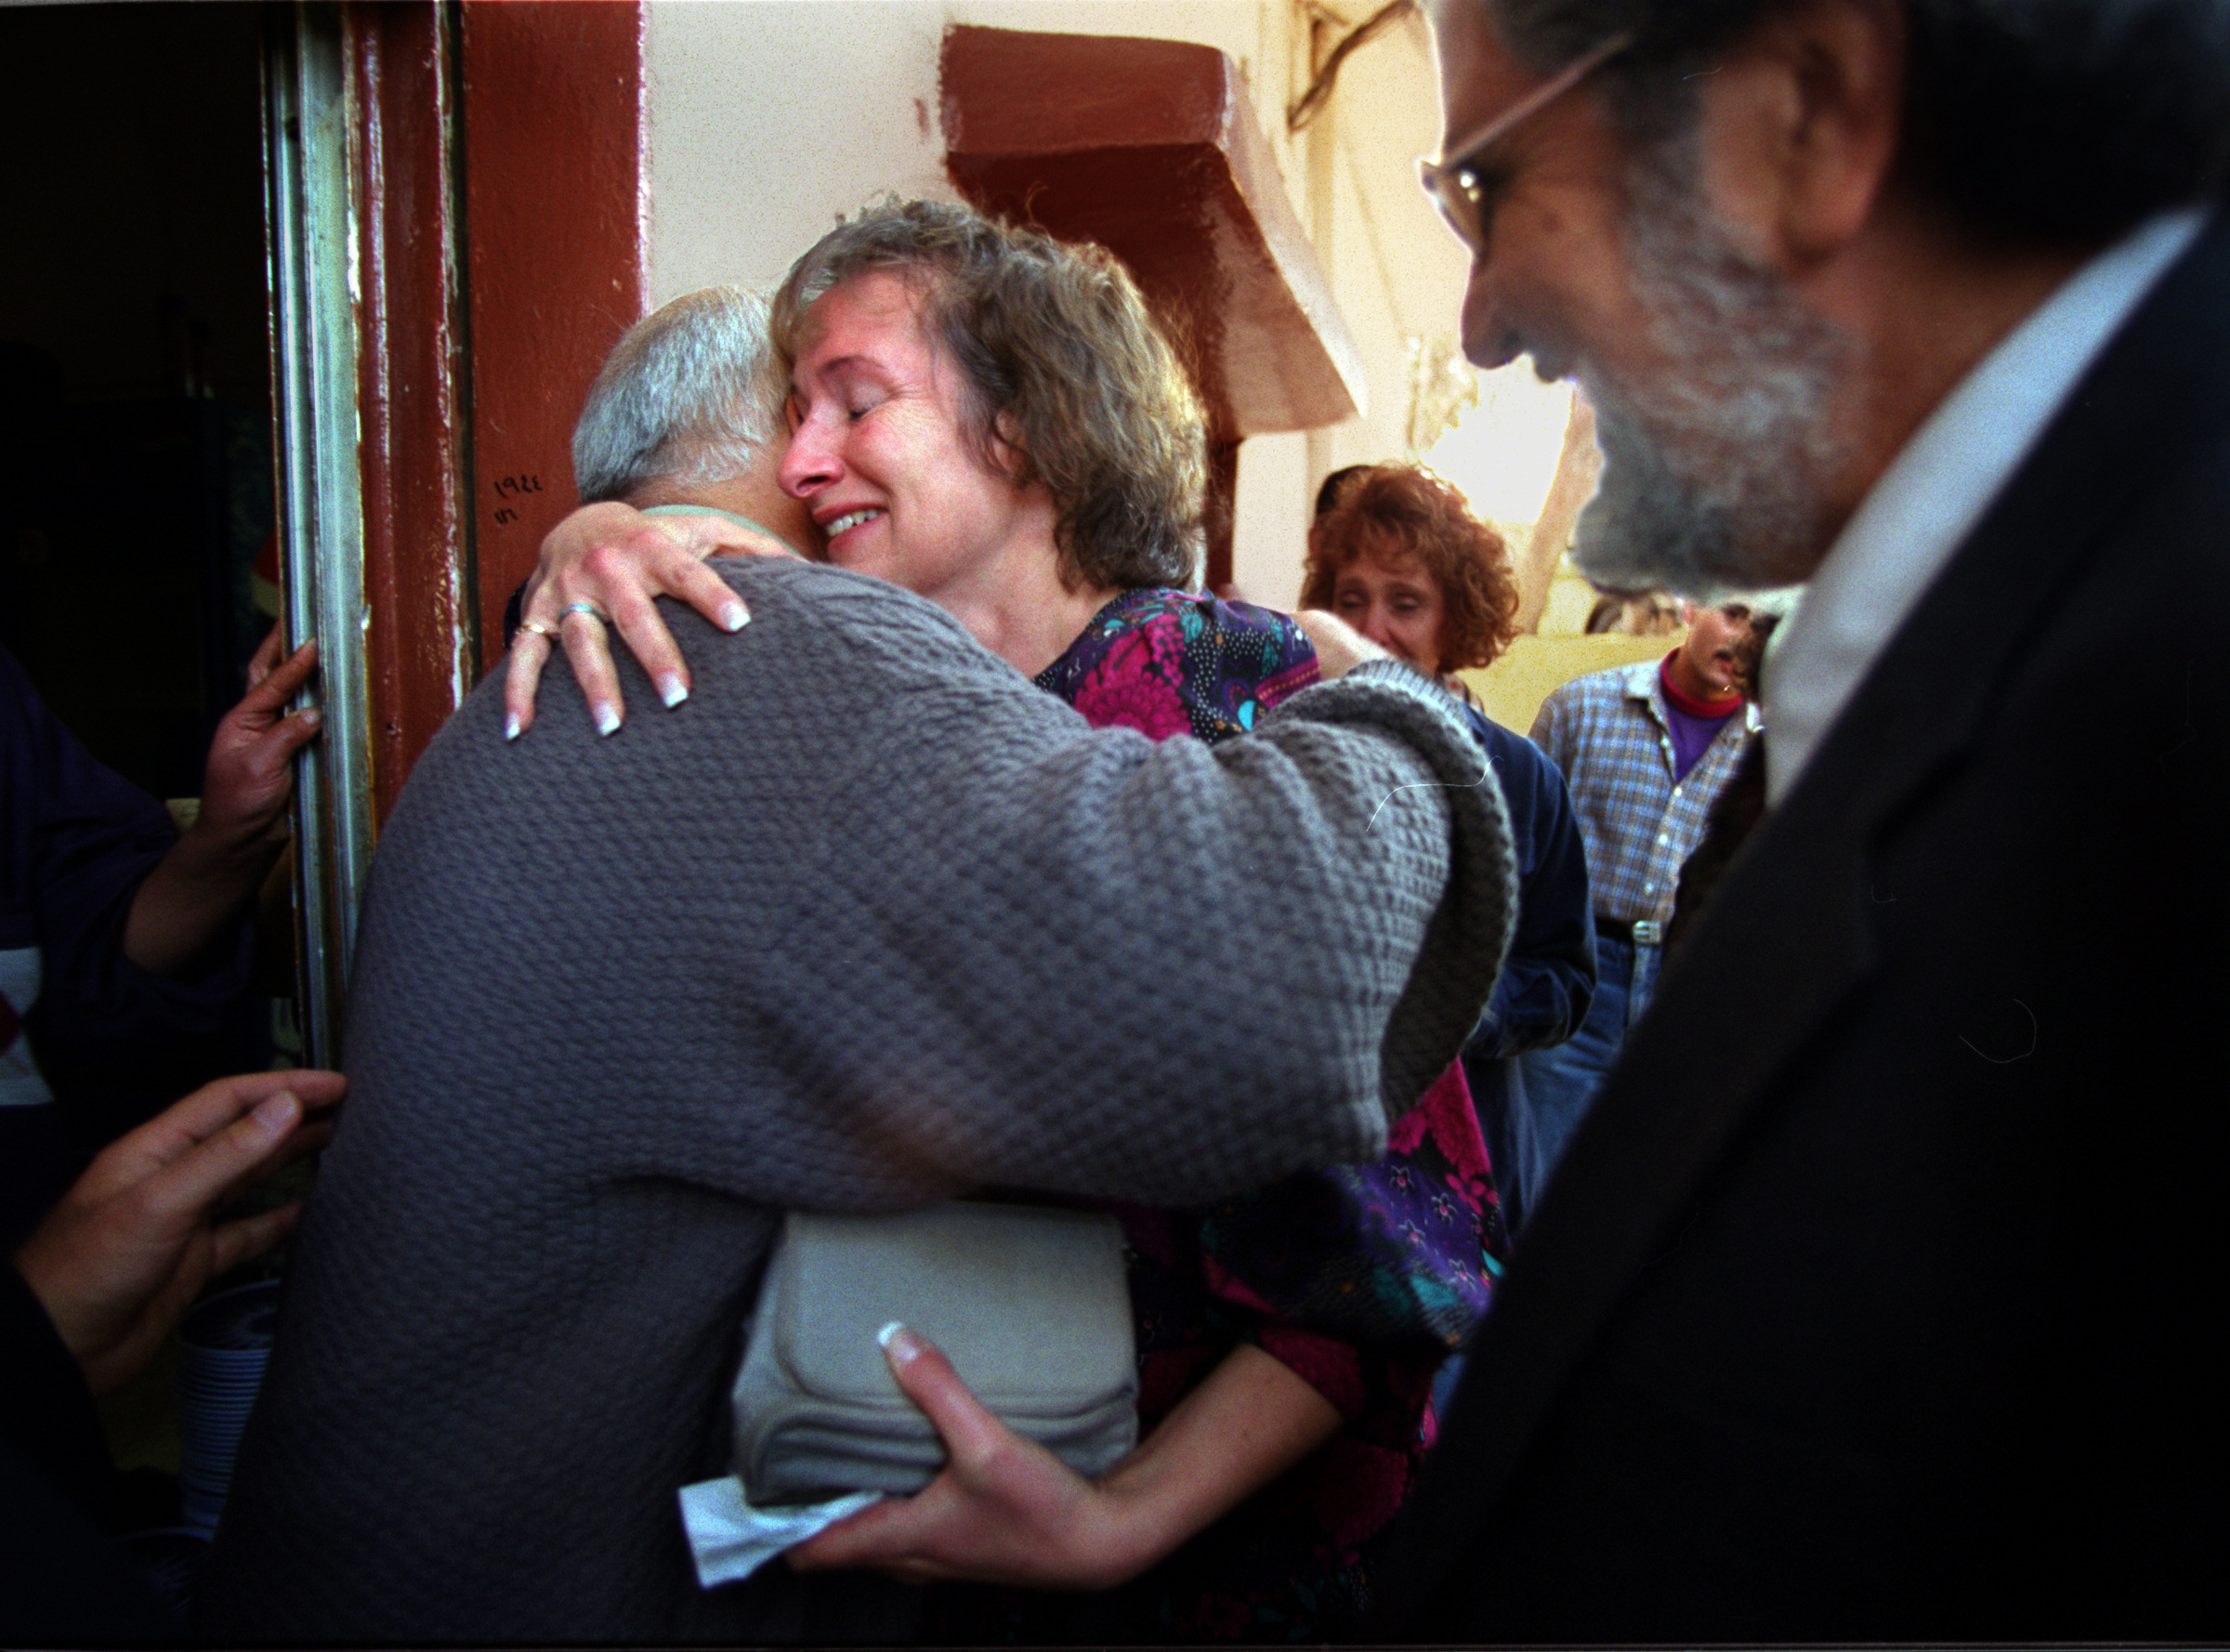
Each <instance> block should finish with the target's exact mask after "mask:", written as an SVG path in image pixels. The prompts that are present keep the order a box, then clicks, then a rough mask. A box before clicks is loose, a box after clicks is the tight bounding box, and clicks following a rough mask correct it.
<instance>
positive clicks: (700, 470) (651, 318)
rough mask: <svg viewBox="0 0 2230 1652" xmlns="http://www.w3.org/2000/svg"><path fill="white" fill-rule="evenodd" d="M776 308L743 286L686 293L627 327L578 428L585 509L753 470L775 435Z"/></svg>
mask: <svg viewBox="0 0 2230 1652" xmlns="http://www.w3.org/2000/svg"><path fill="white" fill-rule="evenodd" d="M775 400H776V397H775V394H774V386H773V381H772V380H771V378H770V377H769V376H768V361H767V306H766V304H765V303H764V302H763V301H762V300H761V299H759V298H758V297H757V296H756V295H754V294H751V293H748V292H745V291H744V290H743V289H742V288H741V287H704V288H702V289H700V290H699V291H697V292H694V293H685V294H683V295H681V296H680V297H679V298H676V299H675V300H674V301H673V302H672V303H670V304H666V305H663V306H662V307H661V308H658V309H656V310H653V311H652V312H651V313H650V314H649V315H647V316H645V317H644V318H643V319H642V320H641V321H637V322H636V324H635V325H634V326H632V327H630V328H628V329H627V331H626V332H625V333H624V334H622V335H621V338H620V342H619V343H618V344H616V345H614V346H612V348H611V354H610V356H608V357H606V358H605V361H604V366H603V370H602V371H601V372H599V373H598V374H597V382H596V383H595V384H594V385H593V386H591V387H589V392H588V400H586V401H585V402H584V403H583V404H582V408H581V420H580V423H578V424H577V425H575V426H573V482H574V485H575V487H577V488H578V489H579V490H580V494H581V503H582V504H584V505H594V504H596V503H597V502H598V501H600V500H606V499H621V500H624V499H626V498H628V497H629V496H630V495H632V494H635V493H636V492H639V491H641V490H642V489H644V488H646V487H648V486H649V484H651V483H653V482H673V483H677V484H680V485H683V486H702V485H703V484H706V483H709V482H716V481H722V480H725V479H728V478H729V477H732V476H738V475H741V474H742V473H743V472H745V471H748V470H749V469H751V468H752V466H753V465H755V464H756V463H757V462H758V458H759V455H760V453H761V452H763V451H764V450H765V448H766V446H767V441H768V440H769V439H771V437H772V436H773V434H774V407H775Z"/></svg>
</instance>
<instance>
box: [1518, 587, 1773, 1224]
mask: <svg viewBox="0 0 2230 1652" xmlns="http://www.w3.org/2000/svg"><path fill="white" fill-rule="evenodd" d="M1681 618H1682V620H1683V621H1684V622H1685V623H1686V625H1687V627H1688V634H1687V636H1686V640H1684V641H1683V642H1682V643H1681V645H1680V646H1679V647H1678V648H1676V649H1673V651H1672V652H1671V653H1669V654H1667V655H1666V656H1665V657H1664V659H1662V660H1661V661H1659V662H1657V663H1656V664H1654V665H1652V664H1649V663H1647V662H1644V663H1642V664H1638V665H1627V666H1620V667H1619V668H1617V669H1616V670H1612V671H1598V672H1594V673H1593V674H1591V675H1587V676H1583V677H1579V678H1576V679H1575V680H1573V681H1571V682H1568V683H1567V684H1565V685H1564V687H1562V688H1558V689H1557V690H1556V691H1555V692H1554V693H1553V694H1551V695H1550V696H1549V697H1548V699H1547V700H1546V701H1542V703H1541V715H1539V716H1537V717H1535V718H1534V720H1533V729H1532V734H1533V743H1534V744H1536V745H1538V746H1539V747H1541V750H1542V751H1543V752H1545V753H1547V754H1548V756H1549V760H1550V761H1551V762H1553V763H1554V764H1555V765H1556V767H1558V768H1560V769H1562V770H1563V771H1564V778H1565V782H1566V784H1567V785H1568V787H1569V788H1570V789H1571V793H1572V804H1573V806H1574V807H1575V808H1576V809H1577V810H1578V811H1579V816H1580V835H1581V840H1582V841H1583V842H1584V843H1585V844H1586V846H1587V877H1588V883H1589V885H1590V887H1591V888H1592V889H1593V890H1594V908H1595V958H1596V977H1595V978H1596V986H1595V995H1594V999H1593V1000H1592V1001H1591V1002H1590V1003H1589V1005H1588V1012H1587V1018H1586V1019H1585V1020H1584V1021H1582V1022H1581V1025H1580V1030H1579V1031H1578V1032H1577V1033H1575V1034H1573V1036H1572V1037H1571V1038H1570V1039H1569V1040H1568V1041H1567V1042H1564V1043H1561V1044H1557V1045H1554V1046H1553V1047H1551V1048H1548V1049H1544V1050H1532V1051H1528V1053H1526V1054H1525V1055H1520V1056H1519V1057H1518V1062H1519V1077H1520V1080H1521V1083H1522V1089H1520V1090H1519V1091H1518V1093H1517V1094H1516V1095H1514V1096H1513V1103H1514V1111H1515V1113H1517V1114H1518V1115H1519V1116H1520V1120H1521V1122H1520V1124H1519V1126H1518V1130H1517V1142H1518V1155H1517V1162H1516V1163H1515V1164H1512V1165H1509V1166H1507V1167H1504V1166H1502V1165H1497V1166H1496V1169H1497V1170H1498V1171H1499V1172H1502V1174H1503V1175H1504V1176H1505V1177H1506V1178H1507V1179H1510V1180H1514V1181H1515V1183H1516V1185H1517V1190H1518V1205H1517V1208H1518V1209H1519V1210H1521V1211H1529V1210H1531V1209H1532V1208H1533V1206H1534V1205H1535V1204H1537V1203H1538V1202H1539V1200H1540V1197H1541V1188H1542V1187H1543V1185H1544V1184H1545V1183H1546V1182H1547V1179H1548V1175H1549V1173H1550V1172H1551V1171H1552V1170H1553V1169H1554V1167H1555V1163H1556V1159H1557V1156H1558V1155H1559V1154H1560V1153H1562V1152H1563V1150H1564V1144H1565V1142H1566V1141H1567V1140H1568V1138H1569V1137H1570V1135H1571V1133H1572V1131H1573V1130H1574V1128H1576V1127H1577V1126H1578V1124H1579V1122H1580V1118H1581V1114H1583V1113H1584V1112H1585V1111H1586V1110H1587V1104H1588V1103H1589V1101H1591V1100H1592V1099H1593V1098H1594V1093H1595V1090H1596V1088H1597V1086H1598V1085H1600V1084H1601V1083H1602V1082H1603V1079H1604V1077H1605V1075H1607V1073H1608V1072H1609V1071H1610V1069H1611V1064H1612V1063H1613V1062H1615V1061H1616V1060H1617V1059H1618V1055H1619V1051H1620V1048H1621V1047H1622V1046H1623V1045H1624V1043H1625V1042H1626V1030H1627V1029H1628V1028H1629V1027H1631V1026H1633V1023H1634V1022H1636V1021H1638V1020H1639V1019H1641V1016H1642V1012H1643V1011H1644V1010H1646V1009H1647V1008H1648V1007H1649V994H1650V990H1651V989H1652V988H1653V987H1654V986H1655V984H1656V981H1657V970H1658V965H1659V962H1660V959H1661V956H1662V954H1661V952H1660V950H1659V949H1660V947H1661V945H1662V943H1663V940H1664V930H1665V925H1666V924H1668V923H1670V922H1671V921H1672V917H1673V891H1674V889H1675V888H1676V887H1677V885H1678V884H1679V882H1680V868H1681V863H1682V862H1683V861H1685V860H1686V859H1687V858H1688V856H1689V854H1690V852H1691V851H1693V850H1694V849H1695V847H1696V846H1697V845H1699V843H1701V842H1702V841H1703V835H1704V831H1705V828H1706V827H1707V826H1708V825H1709V824H1710V821H1711V816H1712V805H1713V804H1715V803H1716V802H1717V801H1718V799H1719V794H1720V793H1721V792H1722V791H1723V790H1725V786H1726V783H1727V781H1728V780H1731V779H1733V778H1734V773H1735V767H1736V765H1737V764H1738V762H1739V761H1740V760H1741V757H1742V754H1743V753H1744V752H1745V751H1746V750H1748V749H1749V746H1750V744H1751V741H1754V740H1756V739H1757V738H1758V736H1759V735H1760V734H1761V733H1762V732H1764V719H1763V718H1762V717H1761V716H1760V715H1758V708H1757V706H1756V705H1755V704H1754V703H1751V701H1746V700H1745V699H1744V698H1743V695H1742V689H1741V687H1740V677H1739V671H1740V662H1739V658H1738V648H1739V646H1740V645H1741V644H1742V643H1743V642H1744V641H1745V639H1746V638H1747V637H1748V636H1749V633H1750V609H1749V607H1748V606H1747V605H1746V604H1743V603H1740V602H1729V603H1727V604H1725V605H1724V606H1722V607H1719V608H1699V607H1697V606H1696V605H1694V604H1692V603H1684V604H1682V606H1681Z"/></svg>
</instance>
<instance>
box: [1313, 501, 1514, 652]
mask: <svg viewBox="0 0 2230 1652" xmlns="http://www.w3.org/2000/svg"><path fill="white" fill-rule="evenodd" d="M1366 555H1368V556H1371V557H1376V558H1377V559H1378V560H1380V561H1384V562H1400V561H1405V560H1410V559H1412V558H1413V559H1414V560H1415V561H1416V562H1417V564H1418V565H1419V566H1420V567H1421V568H1423V570H1424V571H1425V572H1426V573H1427V574H1429V575H1431V576H1432V578H1433V580H1434V582H1435V583H1436V584H1438V586H1439V587H1440V636H1439V650H1440V662H1439V669H1440V670H1441V671H1442V672H1444V673H1445V672H1450V671H1463V670H1465V669H1467V668H1469V667H1472V666H1479V665H1491V664H1493V663H1494V662H1495V660H1496V659H1497V658H1498V657H1500V655H1501V654H1502V650H1503V649H1505V648H1507V647H1509V645H1510V639H1511V638H1512V637H1513V636H1516V635H1517V581H1516V579H1515V576H1514V575H1513V574H1512V573H1511V571H1510V552H1509V548H1508V547H1507V546H1506V545H1504V544H1503V543H1502V535H1501V534H1499V533H1497V532H1496V531H1494V530H1493V529H1491V528H1489V526H1488V525H1487V524H1486V523H1484V522H1482V521H1480V520H1479V518H1476V517H1475V516H1473V515H1472V514H1471V507H1470V506H1469V505H1466V504H1464V502H1463V494H1461V493H1459V492H1456V491H1455V489H1454V488H1452V487H1450V485H1449V484H1448V483H1447V482H1445V481H1443V480H1442V479H1440V478H1438V477H1436V476H1435V475H1434V474H1433V473H1432V472H1431V471H1429V470H1427V469H1426V468H1425V467H1424V466H1423V465H1372V466H1371V467H1370V469H1369V470H1368V472H1366V473H1365V474H1364V475H1363V476H1362V477H1361V478H1359V479H1358V480H1356V481H1355V482H1353V483H1351V484H1349V486H1348V487H1347V488H1346V490H1345V497H1344V498H1343V499H1342V500H1341V501H1340V503H1339V504H1337V505H1334V506H1332V508H1331V510H1329V511H1327V512H1325V514H1324V515H1323V516H1321V517H1319V518H1318V519H1317V524H1316V526H1315V527H1313V528H1311V529H1310V530H1309V531H1308V565H1307V569H1306V571H1305V573H1304V575H1303V577H1302V583H1301V606H1302V607H1303V608H1323V609H1329V608H1330V607H1331V602H1332V587H1333V586H1334V585H1335V584H1336V583H1338V581H1339V577H1340V570H1342V569H1344V568H1345V567H1346V566H1347V565H1348V564H1349V563H1351V562H1354V561H1355V560H1357V559H1358V557H1363V556H1366Z"/></svg>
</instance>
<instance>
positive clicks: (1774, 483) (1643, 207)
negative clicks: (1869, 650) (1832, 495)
mask: <svg viewBox="0 0 2230 1652" xmlns="http://www.w3.org/2000/svg"><path fill="white" fill-rule="evenodd" d="M1677 160H1678V157H1677V156H1676V155H1673V154H1668V153H1662V152H1660V153H1659V154H1658V155H1656V156H1650V157H1645V158H1643V159H1642V160H1640V161H1638V162H1637V163H1636V164H1635V166H1634V168H1633V171H1632V172H1631V173H1630V176H1629V195H1630V199H1631V201H1632V203H1633V204H1632V205H1631V206H1630V207H1629V210H1628V213H1627V218H1626V223H1625V226H1624V229H1625V236H1626V241H1627V245H1628V247H1629V249H1630V253H1631V256H1632V260H1633V270H1632V281H1633V292H1634V295H1635V297H1636V299H1637V300H1638V301H1639V302H1640V304H1641V306H1642V308H1643V310H1644V312H1645V314H1646V316H1647V318H1648V323H1649V326H1650V329H1651V332H1652V334H1654V336H1653V339H1652V343H1653V344H1654V345H1655V347H1656V350H1657V353H1658V355H1659V359H1660V361H1661V362H1662V363H1663V365H1662V368H1661V369H1660V370H1659V371H1658V372H1656V373H1654V374H1653V375H1652V381H1651V382H1650V383H1648V384H1646V385H1631V384H1621V383H1619V382H1616V381H1614V380H1612V379H1611V378H1609V377H1607V375H1605V374H1602V373H1600V372H1599V371H1598V370H1596V369H1595V368H1594V367H1593V366H1592V365H1589V366H1583V367H1582V369H1581V374H1580V383H1581V388H1582V389H1584V390H1585V391H1586V393H1587V398H1588V400H1589V401H1590V402H1591V403H1593V405H1594V410H1595V439H1596V442H1597V445H1598V446H1600V447H1601V449H1602V450H1603V475H1602V479H1601V481H1600V482H1599V483H1598V484H1597V486H1596V490H1595V493H1594V497H1593V498H1592V499H1590V500H1589V501H1588V502H1587V505H1585V506H1584V507H1583V508H1582V509H1581V513H1580V518H1579V521H1578V523H1577V525H1576V527H1575V530H1574V533H1573V545H1572V559H1573V561H1574V562H1575V563H1576V564H1578V566H1579V569H1580V571H1581V573H1583V574H1585V575H1586V576H1587V577H1588V578H1589V579H1591V580H1593V581H1594V582H1595V583H1597V584H1599V585H1606V586H1609V587H1611V588H1613V589H1617V590H1630V591H1631V590H1645V589H1648V588H1651V587H1655V586H1662V587H1664V588H1665V589H1668V590H1671V591H1674V592H1677V593H1679V594H1680V595H1682V596H1685V597H1690V598H1692V599H1694V600H1697V601H1701V602H1714V601H1717V600H1720V599H1721V598H1722V597H1724V596H1725V595H1726V594H1727V593H1729V592H1734V591H1744V590H1753V589H1758V588H1761V587H1765V586H1772V585H1786V584H1792V583H1796V582H1798V581H1800V580H1803V579H1804V578H1806V577H1807V576H1809V574H1810V573H1811V571H1812V570H1813V569H1814V568H1815V567H1817V564H1818V561H1819V558H1820V557H1821V556H1822V555H1823V554H1824V553H1825V551H1826V549H1827V546H1826V544H1825V543H1824V534H1823V531H1822V524H1823V522H1824V520H1825V517H1826V512H1825V508H1824V499H1825V492H1826V479H1827V477H1828V473H1829V470H1830V465H1832V463H1833V460H1834V458H1835V455H1836V443H1835V440H1834V438H1833V434H1832V431H1831V429H1830V406H1831V402H1832V398H1833V395H1834V391H1835V389H1836V387H1837V384H1838V381H1839V380H1840V378H1841V377H1842V375H1843V370H1844V369H1845V368H1846V367H1847V366H1848V364H1849V361H1850V358H1851V353H1852V352H1851V346H1850V344H1849V341H1848V340H1847V339H1846V338H1845V337H1844V336H1843V334H1841V333H1840V332H1838V331H1837V330H1836V329H1835V328H1834V327H1832V326H1830V324H1829V323H1828V322H1827V321H1825V320H1824V319H1822V318H1821V317H1819V316H1818V315H1817V314H1815V313H1814V312H1813V311H1812V310H1811V309H1810V308H1808V307H1806V306H1805V305H1804V303H1803V301H1802V300H1800V299H1799V298H1798V297H1797V295H1796V294H1795V293H1794V292H1793V291H1792V290H1791V288H1790V287H1789V285H1788V283H1787V282H1784V281H1783V280H1782V279H1781V278H1780V276H1779V275H1777V273H1775V272H1774V271H1772V270H1770V269H1764V268H1763V267H1761V266H1759V265H1757V264H1755V263H1753V262H1751V260H1749V259H1748V258H1746V257H1744V256H1742V254H1741V253H1739V252H1738V251H1737V250H1736V249H1735V248H1734V247H1733V246H1732V245H1731V244H1729V243H1728V242H1727V241H1726V239H1725V236H1724V235H1723V234H1722V233H1721V232H1720V230H1719V229H1718V228H1717V227H1716V226H1715V225H1714V224H1712V222H1711V220H1710V217H1709V214H1708V211H1707V209H1706V208H1705V207H1704V206H1703V204H1702V203H1701V202H1700V201H1699V200H1698V199H1697V197H1696V195H1695V192H1694V190H1693V188H1692V186H1691V185H1689V184H1688V183H1687V182H1686V179H1687V178H1688V177H1692V176H1694V174H1693V170H1692V167H1691V166H1688V165H1680V164H1677Z"/></svg>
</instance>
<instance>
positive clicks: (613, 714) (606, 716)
mask: <svg viewBox="0 0 2230 1652" xmlns="http://www.w3.org/2000/svg"><path fill="white" fill-rule="evenodd" d="M619 726H620V714H619V713H618V712H617V711H616V710H614V709H613V708H612V707H610V706H609V705H599V706H598V707H597V733H598V734H602V735H610V733H611V731H612V730H613V729H615V728H618V727H619Z"/></svg>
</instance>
